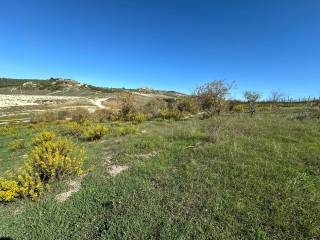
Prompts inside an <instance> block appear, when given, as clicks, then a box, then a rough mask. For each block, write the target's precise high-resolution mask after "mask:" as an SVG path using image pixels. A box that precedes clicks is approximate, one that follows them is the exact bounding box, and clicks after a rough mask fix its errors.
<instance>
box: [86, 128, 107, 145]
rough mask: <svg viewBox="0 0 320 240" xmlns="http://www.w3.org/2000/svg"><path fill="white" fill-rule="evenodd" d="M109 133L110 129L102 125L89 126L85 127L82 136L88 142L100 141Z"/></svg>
mask: <svg viewBox="0 0 320 240" xmlns="http://www.w3.org/2000/svg"><path fill="white" fill-rule="evenodd" d="M108 133H110V127H108V126H104V125H102V124H91V125H89V126H87V127H86V129H85V131H84V136H85V137H86V139H87V140H89V141H94V140H98V139H101V138H102V137H103V136H105V135H107V134H108Z"/></svg>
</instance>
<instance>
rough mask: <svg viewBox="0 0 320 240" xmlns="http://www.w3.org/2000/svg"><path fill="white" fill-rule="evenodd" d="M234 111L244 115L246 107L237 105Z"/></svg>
mask: <svg viewBox="0 0 320 240" xmlns="http://www.w3.org/2000/svg"><path fill="white" fill-rule="evenodd" d="M234 111H235V112H237V113H243V112H244V106H243V105H241V104H239V105H236V106H235V107H234Z"/></svg>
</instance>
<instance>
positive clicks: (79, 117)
mask: <svg viewBox="0 0 320 240" xmlns="http://www.w3.org/2000/svg"><path fill="white" fill-rule="evenodd" d="M70 117H71V119H72V120H73V121H75V122H77V123H83V122H86V121H88V120H89V119H90V117H91V114H90V112H89V110H88V109H86V108H77V109H76V110H74V111H72V112H71V113H70Z"/></svg>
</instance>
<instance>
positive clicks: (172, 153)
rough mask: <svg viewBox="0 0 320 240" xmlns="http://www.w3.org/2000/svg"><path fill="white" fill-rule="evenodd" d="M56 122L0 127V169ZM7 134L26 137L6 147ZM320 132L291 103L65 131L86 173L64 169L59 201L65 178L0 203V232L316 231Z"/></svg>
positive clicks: (12, 164)
mask: <svg viewBox="0 0 320 240" xmlns="http://www.w3.org/2000/svg"><path fill="white" fill-rule="evenodd" d="M62 126H63V124H62V125H61V124H51V125H47V124H43V125H41V127H39V126H37V125H26V126H24V127H22V126H17V129H16V131H13V132H12V133H10V134H3V135H1V134H0V172H1V173H3V172H4V171H5V170H8V169H10V168H11V169H16V168H18V167H19V166H21V164H22V163H23V161H24V158H25V154H26V153H27V152H28V151H29V150H30V139H31V138H32V136H34V135H35V134H36V133H37V132H39V131H40V130H43V129H46V128H49V129H51V130H54V131H56V132H57V133H59V132H60V131H61V128H62ZM15 139H23V140H24V142H25V147H24V148H23V149H20V150H18V151H12V150H11V149H10V143H11V142H12V141H13V140H15ZM319 139H320V124H319V120H316V119H308V118H306V119H304V120H300V121H299V120H296V119H295V118H293V117H292V113H291V112H289V111H280V112H278V113H272V112H268V113H259V114H257V115H256V116H254V117H253V118H251V117H250V116H249V115H248V114H228V115H221V116H216V117H213V118H210V119H206V120H200V119H197V118H189V119H186V120H183V121H156V120H154V121H147V122H144V123H142V124H140V125H139V133H138V134H131V135H126V136H120V137H119V136H114V135H110V136H107V137H105V139H103V140H101V141H96V142H90V143H88V142H85V141H82V140H79V139H78V138H73V141H74V142H77V145H79V146H84V147H85V149H86V152H87V155H86V159H85V169H86V174H85V176H84V177H82V178H75V179H72V181H73V182H77V183H78V184H79V185H81V187H80V188H79V189H78V190H79V191H74V193H73V194H72V195H71V196H70V197H69V198H68V199H66V200H65V201H63V202H61V201H57V196H58V195H59V194H61V193H63V192H67V191H70V188H72V184H70V181H71V180H70V179H67V178H66V179H62V180H61V181H59V182H56V183H55V184H54V186H53V187H52V190H51V192H48V193H45V194H44V195H43V196H42V197H41V199H40V200H39V201H37V202H32V201H31V200H18V201H16V202H14V203H8V204H2V205H0V237H10V238H12V239H320V141H319ZM113 167H122V168H120V169H122V170H124V171H122V172H120V171H119V172H118V174H115V173H114V172H112V171H111V170H112V168H113ZM110 169H111V170H110Z"/></svg>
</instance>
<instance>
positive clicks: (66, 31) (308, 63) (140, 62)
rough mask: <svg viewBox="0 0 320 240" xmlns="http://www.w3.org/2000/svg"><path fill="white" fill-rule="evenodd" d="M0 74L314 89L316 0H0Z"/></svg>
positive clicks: (318, 32) (162, 85) (298, 92)
mask: <svg viewBox="0 0 320 240" xmlns="http://www.w3.org/2000/svg"><path fill="white" fill-rule="evenodd" d="M0 9H1V14H0V76H4V77H16V78H50V77H64V78H73V79H77V80H80V81H83V82H86V83H90V84H94V85H98V86H109V87H111V86H112V87H127V88H131V87H132V88H133V87H143V86H149V87H153V88H157V89H173V90H177V91H183V92H190V91H191V90H192V89H193V88H194V87H196V86H197V85H198V84H201V83H204V82H208V81H211V80H214V79H221V78H222V79H226V80H227V81H229V82H231V81H236V83H237V88H236V89H235V90H234V93H233V95H234V96H235V97H239V96H240V95H241V93H242V92H243V91H244V90H257V91H259V92H261V93H263V95H264V96H265V97H267V96H268V95H269V92H270V91H272V90H281V91H282V92H283V93H285V94H287V95H289V96H291V97H302V96H316V97H318V96H320V1H319V0H241V1H239V0H209V1H205V0H193V1H190V0H158V1H156V0H146V1H142V0H140V1H139V0H138V1H134V0H126V1H124V0H122V1H121V0H115V1H108V0H101V1H96V0H90V1H89V0H87V1H83V0H51V1H50V0H39V1H37V0H28V1H23V0H21V1H16V0H0Z"/></svg>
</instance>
